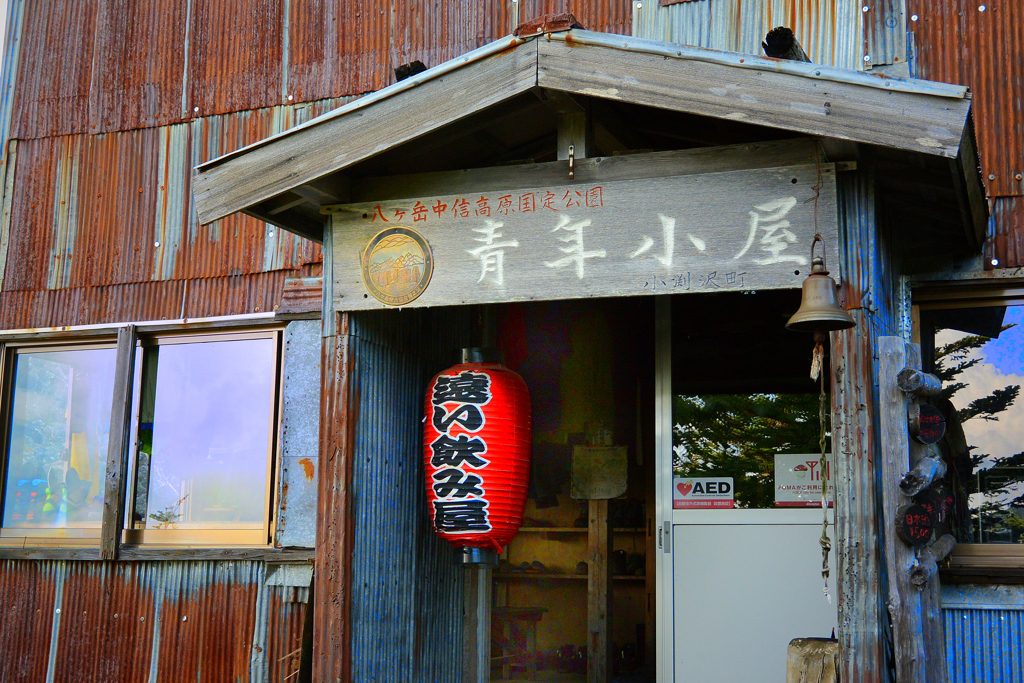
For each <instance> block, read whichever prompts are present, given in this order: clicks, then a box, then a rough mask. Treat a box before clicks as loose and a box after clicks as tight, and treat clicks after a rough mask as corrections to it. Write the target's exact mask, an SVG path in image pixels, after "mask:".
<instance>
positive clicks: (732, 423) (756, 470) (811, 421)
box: [672, 394, 820, 508]
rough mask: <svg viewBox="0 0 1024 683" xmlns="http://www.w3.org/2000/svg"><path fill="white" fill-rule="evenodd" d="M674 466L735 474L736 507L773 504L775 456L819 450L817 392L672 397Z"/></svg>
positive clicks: (678, 471) (681, 470) (691, 473)
mask: <svg viewBox="0 0 1024 683" xmlns="http://www.w3.org/2000/svg"><path fill="white" fill-rule="evenodd" d="M672 417H673V424H674V426H673V430H672V450H673V453H672V472H673V475H674V476H677V477H732V479H733V485H734V487H735V496H736V499H735V505H736V507H738V508H774V507H775V456H776V454H780V453H812V454H813V453H819V452H820V449H819V446H818V436H819V431H818V429H819V428H818V396H817V395H816V394H705V395H700V396H676V397H675V398H674V399H673V403H672Z"/></svg>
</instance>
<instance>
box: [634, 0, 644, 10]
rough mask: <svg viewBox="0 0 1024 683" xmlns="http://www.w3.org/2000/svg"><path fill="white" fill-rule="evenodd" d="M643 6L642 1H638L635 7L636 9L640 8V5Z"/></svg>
mask: <svg viewBox="0 0 1024 683" xmlns="http://www.w3.org/2000/svg"><path fill="white" fill-rule="evenodd" d="M643 6H644V3H642V2H638V3H636V8H637V9H640V8H641V7H643Z"/></svg>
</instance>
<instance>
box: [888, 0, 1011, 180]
mask: <svg viewBox="0 0 1024 683" xmlns="http://www.w3.org/2000/svg"><path fill="white" fill-rule="evenodd" d="M980 7H984V8H985V11H979V8H980ZM907 13H908V14H911V15H916V16H917V21H911V22H909V28H910V30H911V31H913V32H914V39H915V43H916V47H917V53H916V59H917V74H918V76H919V77H920V78H925V79H928V80H933V81H943V82H946V83H961V84H963V85H967V86H969V87H970V88H971V92H972V94H973V96H974V100H973V107H972V109H973V111H974V122H975V127H976V129H977V133H978V145H979V149H980V152H981V162H982V170H983V174H984V179H985V188H986V192H987V194H988V195H989V196H990V197H1006V196H1020V195H1022V194H1024V184H1022V181H1021V180H1018V179H1017V174H1022V173H1024V59H1022V56H1024V30H1022V27H1024V3H1021V2H1019V0H994V1H992V0H989V1H986V2H984V3H981V2H974V1H973V0H972V1H971V2H968V1H967V0H942V1H941V2H924V1H923V0H908V2H907ZM991 175H994V176H995V178H990V177H989V176H991Z"/></svg>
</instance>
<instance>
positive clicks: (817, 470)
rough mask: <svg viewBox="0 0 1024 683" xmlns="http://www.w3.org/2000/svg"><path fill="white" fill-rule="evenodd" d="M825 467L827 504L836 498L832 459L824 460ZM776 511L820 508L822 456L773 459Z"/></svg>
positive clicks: (788, 454) (778, 457)
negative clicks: (826, 468) (826, 469)
mask: <svg viewBox="0 0 1024 683" xmlns="http://www.w3.org/2000/svg"><path fill="white" fill-rule="evenodd" d="M826 464H827V465H828V504H829V507H831V506H832V505H833V502H834V501H835V495H836V487H835V466H834V465H835V459H834V458H833V457H832V456H831V455H828V456H826ZM775 507H779V508H820V507H821V455H818V454H814V453H805V454H791V453H777V454H776V455H775Z"/></svg>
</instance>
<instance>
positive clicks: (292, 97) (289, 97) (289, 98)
mask: <svg viewBox="0 0 1024 683" xmlns="http://www.w3.org/2000/svg"><path fill="white" fill-rule="evenodd" d="M381 14H384V12H381ZM292 99H294V95H289V96H288V101H289V102H291V101H292Z"/></svg>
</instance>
